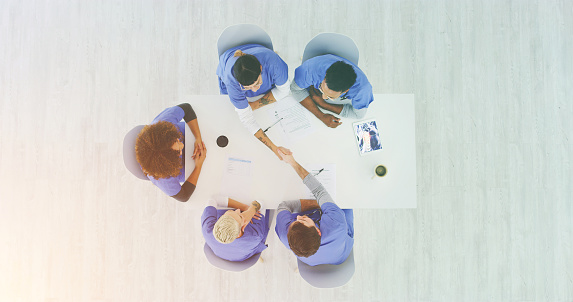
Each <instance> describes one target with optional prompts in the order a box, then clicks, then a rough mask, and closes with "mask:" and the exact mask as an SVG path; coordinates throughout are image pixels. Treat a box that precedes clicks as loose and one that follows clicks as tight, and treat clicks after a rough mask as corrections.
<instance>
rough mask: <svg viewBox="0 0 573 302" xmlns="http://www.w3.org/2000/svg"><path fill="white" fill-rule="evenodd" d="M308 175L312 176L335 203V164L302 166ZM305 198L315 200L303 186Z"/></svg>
mask: <svg viewBox="0 0 573 302" xmlns="http://www.w3.org/2000/svg"><path fill="white" fill-rule="evenodd" d="M304 167H305V169H306V170H307V171H308V173H310V174H312V175H314V177H316V179H317V180H318V181H319V182H320V183H321V184H322V186H323V187H324V188H325V189H326V191H327V192H328V194H330V196H331V197H332V199H333V200H334V201H335V202H336V201H337V200H336V164H307V165H305V166H304ZM305 192H306V193H305V195H306V197H305V198H308V199H316V197H314V195H313V194H312V192H311V191H310V190H309V189H308V188H307V187H306V186H305Z"/></svg>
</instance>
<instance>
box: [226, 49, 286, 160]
mask: <svg viewBox="0 0 573 302" xmlns="http://www.w3.org/2000/svg"><path fill="white" fill-rule="evenodd" d="M217 76H219V89H220V91H221V94H228V95H229V99H230V100H231V103H232V104H233V105H234V106H235V110H236V111H237V113H238V115H239V119H240V120H241V122H242V123H243V125H244V126H245V127H246V128H247V130H248V131H249V132H250V133H251V134H253V135H254V136H255V137H256V138H257V139H258V140H260V141H261V142H262V143H263V144H265V146H267V147H268V148H269V149H271V150H272V151H273V152H274V153H275V154H276V155H277V156H279V154H278V150H279V149H281V150H283V152H285V153H288V154H290V151H289V150H288V149H285V148H283V147H277V146H276V145H275V144H274V143H273V142H272V141H271V140H270V139H269V137H268V136H267V135H266V134H265V132H264V131H263V130H262V129H261V127H260V126H259V125H258V123H257V122H256V120H255V118H254V116H253V110H256V109H258V108H261V107H263V106H265V105H268V104H271V103H274V102H276V101H277V100H280V99H282V98H284V97H285V96H287V95H288V94H289V92H290V89H289V86H290V85H289V83H288V66H287V64H286V63H285V62H284V61H283V60H282V59H281V58H280V57H279V56H278V55H277V54H276V53H275V52H274V51H272V50H270V49H268V48H266V47H264V46H261V45H258V44H246V45H240V46H237V47H233V48H231V49H229V50H227V51H226V52H225V53H223V54H222V55H221V56H220V57H219V65H218V66H217ZM279 158H280V156H279Z"/></svg>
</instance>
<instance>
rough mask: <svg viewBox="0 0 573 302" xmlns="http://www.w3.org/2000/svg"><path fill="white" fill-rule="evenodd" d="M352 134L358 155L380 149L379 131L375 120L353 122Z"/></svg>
mask: <svg viewBox="0 0 573 302" xmlns="http://www.w3.org/2000/svg"><path fill="white" fill-rule="evenodd" d="M353 125H354V134H355V136H356V142H357V143H358V150H359V151H360V155H364V154H367V153H370V152H373V151H378V150H381V149H382V142H381V141H380V133H379V132H378V127H377V126H376V121H375V120H368V121H362V122H357V123H354V124H353Z"/></svg>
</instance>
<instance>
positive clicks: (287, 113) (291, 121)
mask: <svg viewBox="0 0 573 302" xmlns="http://www.w3.org/2000/svg"><path fill="white" fill-rule="evenodd" d="M268 112H269V114H270V115H271V116H272V118H273V121H278V120H280V121H279V123H278V124H277V125H274V126H273V128H274V127H279V125H280V128H281V129H282V132H283V133H284V134H285V137H286V138H287V139H288V140H289V141H291V142H294V141H297V140H300V139H302V138H304V137H306V136H308V135H310V134H312V133H313V132H314V131H316V129H315V127H314V126H313V125H312V123H311V122H310V118H312V117H311V116H310V112H308V110H306V108H304V107H302V105H301V104H299V103H298V102H297V101H295V100H294V99H290V98H285V99H283V100H281V101H279V102H277V103H276V106H275V107H274V108H273V109H272V110H269V111H268ZM273 123H274V122H273ZM269 126H270V125H269Z"/></svg>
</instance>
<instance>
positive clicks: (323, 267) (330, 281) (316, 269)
mask: <svg viewBox="0 0 573 302" xmlns="http://www.w3.org/2000/svg"><path fill="white" fill-rule="evenodd" d="M343 211H344V214H345V215H346V217H347V219H346V220H347V221H352V223H354V217H353V212H352V209H344V210H343ZM297 262H298V271H299V273H300V276H301V277H302V278H303V279H304V280H305V281H306V282H308V284H310V285H312V286H314V287H317V288H333V287H339V286H343V285H344V284H346V283H348V281H350V279H352V276H353V275H354V271H355V266H354V249H352V250H351V251H350V255H348V258H346V260H344V262H343V263H342V264H339V265H332V264H320V265H316V266H310V265H308V264H306V263H304V262H302V261H300V260H299V259H297Z"/></svg>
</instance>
